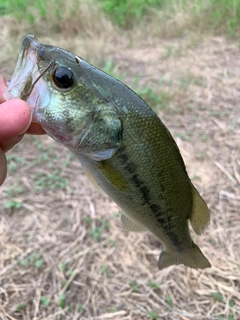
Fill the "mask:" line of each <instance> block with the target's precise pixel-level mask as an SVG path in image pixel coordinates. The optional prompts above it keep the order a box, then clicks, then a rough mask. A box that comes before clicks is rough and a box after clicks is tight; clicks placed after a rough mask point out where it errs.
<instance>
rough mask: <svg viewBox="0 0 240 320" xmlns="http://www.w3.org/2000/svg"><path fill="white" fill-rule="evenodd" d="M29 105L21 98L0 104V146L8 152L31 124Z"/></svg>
mask: <svg viewBox="0 0 240 320" xmlns="http://www.w3.org/2000/svg"><path fill="white" fill-rule="evenodd" d="M31 120H32V115H31V109H30V107H29V105H28V104H27V103H26V102H25V101H22V100H20V99H13V100H9V101H6V102H3V103H2V104H1V105H0V147H2V149H3V150H4V151H5V152H6V151H8V150H9V149H10V148H12V147H13V146H14V145H15V144H16V143H18V142H19V141H20V140H21V139H22V137H23V134H24V133H25V132H26V131H27V129H28V127H29V125H30V124H31Z"/></svg>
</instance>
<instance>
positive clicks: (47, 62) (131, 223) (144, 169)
mask: <svg viewBox="0 0 240 320" xmlns="http://www.w3.org/2000/svg"><path fill="white" fill-rule="evenodd" d="M4 97H5V99H6V100H10V99H13V98H20V99H23V100H25V101H26V102H27V103H28V104H29V105H30V107H31V110H32V121H33V122H35V123H38V124H40V125H41V126H42V128H43V129H44V130H45V131H46V133H47V134H48V135H49V136H50V137H52V138H53V139H54V140H56V141H58V142H60V143H61V144H63V145H64V146H65V147H67V148H68V149H69V150H70V151H71V152H72V153H73V154H75V156H76V157H77V158H78V159H79V161H80V162H81V165H82V167H83V169H84V171H85V172H86V174H87V176H88V177H89V179H90V180H91V181H92V182H93V183H94V184H95V186H96V187H97V188H98V189H100V190H102V191H104V193H106V194H107V195H108V196H109V197H110V198H111V199H112V200H113V201H114V202H115V203H116V204H117V205H118V206H119V207H120V212H121V227H122V229H123V230H125V231H133V232H145V231H149V232H150V233H152V234H153V235H154V236H155V238H156V239H157V240H159V241H160V242H161V244H162V245H163V249H162V252H161V253H160V256H159V260H158V268H159V269H160V270H162V269H164V268H166V267H169V266H172V265H180V264H183V265H185V266H187V267H191V268H195V269H204V268H208V267H211V265H210V263H209V261H208V259H207V258H206V257H205V256H204V255H203V253H202V251H201V250H200V248H199V247H198V246H197V245H196V244H195V243H194V242H193V240H192V237H191V233H190V228H189V224H190V225H191V227H192V229H193V231H194V232H195V233H196V234H197V235H200V234H202V233H203V231H204V230H205V228H206V227H207V226H208V224H209V222H210V213H209V209H208V207H207V204H206V203H205V201H204V200H203V198H202V197H201V196H200V194H199V192H198V191H197V189H196V188H195V187H194V185H193V184H192V182H191V180H190V178H189V176H188V173H187V171H186V167H185V164H184V161H183V159H182V156H181V154H180V151H179V148H178V146H177V144H176V142H175V141H174V139H173V137H172V135H171V133H170V132H169V130H168V129H167V128H166V126H165V125H164V124H163V122H162V121H161V119H160V118H159V117H158V115H157V114H156V113H155V112H154V111H153V110H152V109H151V108H150V106H148V105H147V103H146V102H145V101H144V100H142V99H141V98H140V97H139V96H138V95H137V94H136V93H135V92H133V91H132V90H131V89H130V88H129V87H127V86H126V85H125V84H123V83H122V82H120V81H118V80H116V79H115V78H113V77H111V76H110V75H108V74H106V73H104V72H103V71H101V70H99V69H98V68H96V67H94V66H93V65H91V64H90V63H88V62H86V61H85V60H83V59H82V58H81V57H79V56H77V55H75V54H73V53H71V52H69V51H66V50H64V49H61V48H59V47H56V46H53V45H46V44H41V43H40V42H38V40H37V39H36V38H35V36H34V35H31V34H28V35H27V36H25V37H24V38H23V40H22V43H21V46H20V52H19V56H18V60H17V63H16V67H15V70H14V72H13V76H12V78H11V81H10V83H9V86H8V89H7V90H6V92H5V93H4Z"/></svg>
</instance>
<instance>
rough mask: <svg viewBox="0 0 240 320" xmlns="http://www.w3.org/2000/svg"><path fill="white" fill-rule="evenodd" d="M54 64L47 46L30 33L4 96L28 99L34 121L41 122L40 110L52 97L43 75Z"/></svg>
mask: <svg viewBox="0 0 240 320" xmlns="http://www.w3.org/2000/svg"><path fill="white" fill-rule="evenodd" d="M54 64H55V60H54V59H53V58H51V56H50V55H48V54H47V52H46V48H45V46H44V45H42V44H40V43H39V42H38V41H37V40H36V38H35V36H34V35H32V34H28V35H27V36H25V37H24V38H23V40H22V43H21V46H20V52H19V56H18V60H17V64H16V67H15V70H14V72H13V75H12V79H11V81H10V83H9V85H8V88H7V90H6V91H5V92H4V94H3V97H4V99H5V100H11V99H17V98H18V99H22V100H24V101H26V102H27V103H28V104H29V106H30V108H31V111H32V122H35V123H40V124H41V112H40V113H39V111H40V109H42V108H44V107H45V106H46V104H47V103H49V100H50V97H49V93H48V90H47V89H48V88H47V84H46V82H45V81H44V80H43V76H44V75H45V73H46V72H47V71H48V70H49V69H50V68H51V67H53V65H54Z"/></svg>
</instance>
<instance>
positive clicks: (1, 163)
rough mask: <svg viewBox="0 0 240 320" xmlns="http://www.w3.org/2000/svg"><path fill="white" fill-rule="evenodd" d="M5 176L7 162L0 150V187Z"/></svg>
mask: <svg viewBox="0 0 240 320" xmlns="http://www.w3.org/2000/svg"><path fill="white" fill-rule="evenodd" d="M6 175H7V160H6V157H5V154H4V152H3V150H2V149H1V148H0V186H1V185H2V184H3V182H4V180H5V178H6Z"/></svg>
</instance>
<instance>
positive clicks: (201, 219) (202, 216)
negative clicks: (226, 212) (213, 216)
mask: <svg viewBox="0 0 240 320" xmlns="http://www.w3.org/2000/svg"><path fill="white" fill-rule="evenodd" d="M192 195H193V211H192V214H191V217H190V218H189V219H190V222H191V226H192V228H193V230H194V231H195V232H196V234H201V233H203V231H204V229H205V228H206V227H207V226H208V224H209V221H210V215H209V210H208V207H207V205H206V203H205V201H204V200H203V198H202V197H201V196H200V194H199V193H198V191H197V189H196V188H195V187H194V185H192Z"/></svg>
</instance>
